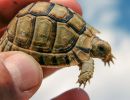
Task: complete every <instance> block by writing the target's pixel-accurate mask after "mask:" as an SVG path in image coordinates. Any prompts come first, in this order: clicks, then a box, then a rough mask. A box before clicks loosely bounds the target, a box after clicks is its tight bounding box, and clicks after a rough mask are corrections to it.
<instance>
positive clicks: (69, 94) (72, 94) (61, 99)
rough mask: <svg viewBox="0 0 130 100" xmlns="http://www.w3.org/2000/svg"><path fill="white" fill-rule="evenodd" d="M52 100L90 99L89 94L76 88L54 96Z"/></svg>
mask: <svg viewBox="0 0 130 100" xmlns="http://www.w3.org/2000/svg"><path fill="white" fill-rule="evenodd" d="M52 100H90V99H89V96H88V94H87V93H86V92H85V91H84V90H82V89H80V88H75V89H71V90H69V91H66V92H64V93H63V94H61V95H59V96H57V97H55V98H53V99H52Z"/></svg>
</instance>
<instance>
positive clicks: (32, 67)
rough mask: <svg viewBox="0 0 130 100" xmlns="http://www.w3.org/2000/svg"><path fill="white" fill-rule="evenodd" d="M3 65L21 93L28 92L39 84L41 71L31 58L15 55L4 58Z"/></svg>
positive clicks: (24, 55)
mask: <svg viewBox="0 0 130 100" xmlns="http://www.w3.org/2000/svg"><path fill="white" fill-rule="evenodd" d="M4 64H5V66H6V67H7V69H8V70H9V72H10V74H11V75H12V78H13V81H14V83H15V85H16V86H17V87H19V89H20V90H21V91H29V90H31V89H33V88H34V87H36V86H38V85H40V84H41V80H42V77H43V76H42V75H43V74H42V70H41V68H40V65H39V64H38V63H37V62H36V61H35V60H34V59H33V58H32V57H31V56H29V55H27V54H24V53H16V54H14V55H11V56H9V57H8V58H6V59H5V61H4Z"/></svg>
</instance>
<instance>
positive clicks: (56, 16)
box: [0, 2, 86, 66]
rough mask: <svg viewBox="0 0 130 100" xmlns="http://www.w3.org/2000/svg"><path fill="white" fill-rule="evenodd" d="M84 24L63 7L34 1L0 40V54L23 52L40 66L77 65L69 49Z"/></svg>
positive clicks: (83, 28)
mask: <svg viewBox="0 0 130 100" xmlns="http://www.w3.org/2000/svg"><path fill="white" fill-rule="evenodd" d="M85 28H86V23H85V21H84V20H83V19H82V18H81V17H80V16H79V15H78V14H77V13H75V12H73V11H72V10H70V9H68V8H67V7H64V6H62V5H58V4H54V3H48V2H37V3H32V4H30V5H28V6H27V7H25V8H24V9H22V10H21V11H19V13H18V14H17V15H16V16H15V17H14V19H13V20H12V21H11V22H10V24H9V25H8V28H7V30H6V32H5V33H4V35H3V37H2V38H1V41H0V51H16V50H17V51H23V52H26V53H28V54H30V55H32V56H33V57H34V58H35V59H36V60H37V61H38V62H39V63H40V64H43V65H56V66H57V65H69V64H71V63H76V57H75V55H74V54H73V52H72V49H73V48H74V46H75V45H76V42H77V40H78V38H79V35H81V34H82V33H83V32H84V31H85Z"/></svg>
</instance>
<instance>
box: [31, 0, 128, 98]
mask: <svg viewBox="0 0 130 100" xmlns="http://www.w3.org/2000/svg"><path fill="white" fill-rule="evenodd" d="M78 1H79V3H80V4H81V6H82V9H83V13H84V15H83V17H84V19H85V20H86V22H88V23H89V24H91V25H93V26H94V27H96V28H97V29H98V30H100V32H101V34H99V35H98V36H99V37H101V38H103V39H105V40H107V41H109V43H110V44H111V45H112V48H113V53H114V55H115V57H116V60H115V64H114V65H113V64H111V67H110V68H109V67H108V66H107V67H104V64H103V63H102V62H101V61H100V60H98V59H95V72H94V77H93V78H92V79H91V83H90V84H87V86H86V88H85V91H86V92H87V93H88V94H89V96H90V99H91V100H130V1H129V0H78ZM78 75H79V70H78V67H71V68H65V69H62V70H60V71H58V72H56V73H55V74H53V75H51V76H50V77H48V78H47V79H45V80H43V83H42V86H41V87H40V89H39V90H38V92H37V93H36V94H35V95H34V96H33V97H32V98H31V100H50V99H51V98H53V97H55V96H56V95H59V94H61V93H62V92H64V91H66V90H69V89H72V88H75V87H78V84H76V81H77V78H78V77H77V76H78Z"/></svg>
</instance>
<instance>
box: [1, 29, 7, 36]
mask: <svg viewBox="0 0 130 100" xmlns="http://www.w3.org/2000/svg"><path fill="white" fill-rule="evenodd" d="M6 29H7V28H6V27H3V28H0V38H1V37H2V35H3V34H4V32H5V30H6Z"/></svg>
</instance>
